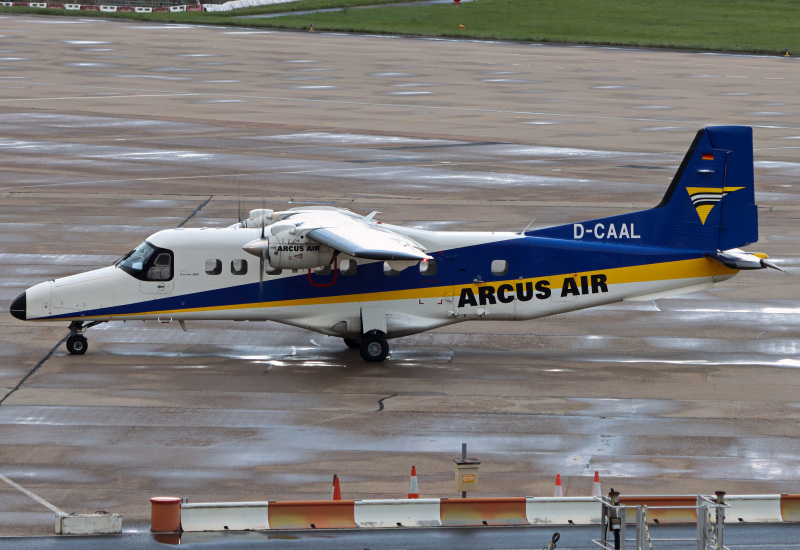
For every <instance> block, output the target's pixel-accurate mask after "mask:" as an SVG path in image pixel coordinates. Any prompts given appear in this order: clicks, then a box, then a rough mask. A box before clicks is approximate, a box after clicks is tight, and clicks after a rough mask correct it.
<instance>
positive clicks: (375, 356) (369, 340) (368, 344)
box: [360, 331, 389, 363]
mask: <svg viewBox="0 0 800 550" xmlns="http://www.w3.org/2000/svg"><path fill="white" fill-rule="evenodd" d="M360 348H361V357H362V358H363V359H364V361H367V362H368V363H380V362H381V361H383V360H384V359H386V358H387V357H388V356H389V343H388V342H387V341H386V338H384V337H383V334H381V333H380V332H377V331H371V332H368V333H366V334H364V335H363V336H361V345H360Z"/></svg>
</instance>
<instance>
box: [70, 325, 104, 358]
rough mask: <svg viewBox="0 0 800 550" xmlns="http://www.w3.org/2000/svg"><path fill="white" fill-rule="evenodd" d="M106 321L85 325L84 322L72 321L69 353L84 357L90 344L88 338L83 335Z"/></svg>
mask: <svg viewBox="0 0 800 550" xmlns="http://www.w3.org/2000/svg"><path fill="white" fill-rule="evenodd" d="M100 323H105V321H93V322H91V323H84V322H83V321H72V322H71V323H70V324H69V338H67V351H68V352H70V353H71V354H72V355H83V354H84V353H86V350H87V349H89V342H88V341H87V340H86V336H84V335H83V333H84V331H85V330H86V329H87V328H89V327H93V326H95V325H99V324H100Z"/></svg>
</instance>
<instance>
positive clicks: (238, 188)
mask: <svg viewBox="0 0 800 550" xmlns="http://www.w3.org/2000/svg"><path fill="white" fill-rule="evenodd" d="M236 196H237V198H238V200H239V207H238V212H237V217H238V218H239V225H242V221H243V220H242V176H239V177H238V178H236Z"/></svg>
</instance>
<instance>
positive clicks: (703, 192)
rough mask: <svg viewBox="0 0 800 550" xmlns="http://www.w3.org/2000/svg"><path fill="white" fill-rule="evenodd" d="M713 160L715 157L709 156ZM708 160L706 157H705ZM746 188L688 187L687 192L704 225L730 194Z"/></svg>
mask: <svg viewBox="0 0 800 550" xmlns="http://www.w3.org/2000/svg"><path fill="white" fill-rule="evenodd" d="M709 156H711V158H712V159H713V158H714V156H713V155H709ZM703 158H704V159H705V158H706V155H703ZM739 189H744V187H723V188H722V189H720V188H719V187H687V188H686V191H688V192H689V197H690V198H691V199H692V204H693V205H694V209H695V210H697V215H698V216H700V221H701V222H702V224H703V225H705V224H706V219H707V218H708V214H709V213H710V212H711V209H712V208H714V206H715V205H716V204H717V203H718V202H719V201H721V200H722V198H723V197H724V196H725V195H727V194H728V193H733V192H734V191H738V190H739Z"/></svg>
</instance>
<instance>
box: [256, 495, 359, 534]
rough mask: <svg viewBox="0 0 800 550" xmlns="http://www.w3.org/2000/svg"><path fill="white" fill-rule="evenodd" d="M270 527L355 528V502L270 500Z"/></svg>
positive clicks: (268, 509) (268, 510)
mask: <svg viewBox="0 0 800 550" xmlns="http://www.w3.org/2000/svg"><path fill="white" fill-rule="evenodd" d="M267 512H268V514H269V525H270V529H353V528H355V527H358V526H357V525H356V520H355V502H354V501H352V500H309V501H305V502H303V501H301V502H287V501H284V502H281V501H277V502H272V501H271V502H270V503H269V507H268V508H267Z"/></svg>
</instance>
